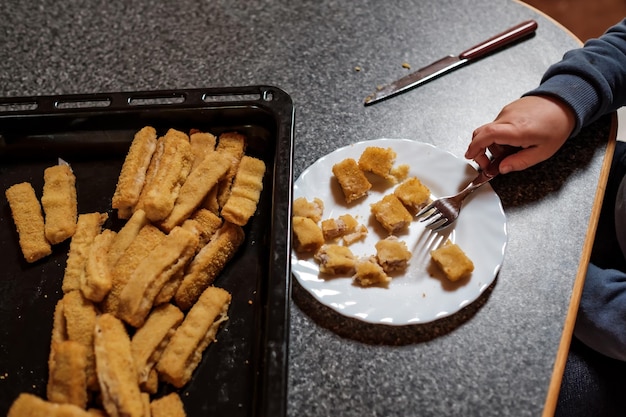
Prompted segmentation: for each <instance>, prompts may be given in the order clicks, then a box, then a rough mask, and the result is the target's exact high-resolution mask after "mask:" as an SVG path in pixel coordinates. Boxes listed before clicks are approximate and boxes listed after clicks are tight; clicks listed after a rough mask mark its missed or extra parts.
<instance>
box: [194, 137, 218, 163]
mask: <svg viewBox="0 0 626 417" xmlns="http://www.w3.org/2000/svg"><path fill="white" fill-rule="evenodd" d="M216 142H217V138H216V137H215V135H212V134H211V133H207V132H191V133H190V134H189V143H190V144H191V152H192V153H193V164H192V165H191V171H193V170H194V169H195V168H196V166H197V165H198V164H200V162H202V161H203V160H204V158H205V157H206V156H207V155H208V154H209V153H211V152H215V144H216Z"/></svg>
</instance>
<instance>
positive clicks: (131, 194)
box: [111, 126, 157, 219]
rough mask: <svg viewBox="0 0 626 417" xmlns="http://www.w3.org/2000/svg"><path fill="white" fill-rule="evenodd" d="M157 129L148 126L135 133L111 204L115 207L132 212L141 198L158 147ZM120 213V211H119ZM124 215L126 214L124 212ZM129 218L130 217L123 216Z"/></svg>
mask: <svg viewBox="0 0 626 417" xmlns="http://www.w3.org/2000/svg"><path fill="white" fill-rule="evenodd" d="M156 143H157V135H156V130H155V129H154V128H153V127H151V126H146V127H144V128H143V129H141V130H139V131H138V132H137V133H135V137H134V138H133V142H132V143H131V145H130V148H129V149H128V153H127V154H126V158H125V159H124V164H123V165H122V170H121V171H120V176H119V178H118V180H117V186H116V187H115V193H114V194H113V199H112V201H111V205H112V207H113V208H114V209H117V210H122V211H123V212H125V213H130V211H131V210H132V208H133V207H135V205H136V204H137V201H138V200H139V195H140V194H141V190H142V189H143V186H144V183H145V181H146V173H147V170H148V166H149V165H150V160H151V158H152V155H153V154H154V151H155V149H156ZM118 215H119V213H118ZM124 216H126V215H125V214H124ZM121 218H123V219H124V218H128V217H121Z"/></svg>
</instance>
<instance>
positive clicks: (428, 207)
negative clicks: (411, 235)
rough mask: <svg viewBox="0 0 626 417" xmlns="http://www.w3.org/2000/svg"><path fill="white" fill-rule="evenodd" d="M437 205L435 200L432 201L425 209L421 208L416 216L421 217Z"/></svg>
mask: <svg viewBox="0 0 626 417" xmlns="http://www.w3.org/2000/svg"><path fill="white" fill-rule="evenodd" d="M434 207H435V202H434V201H433V202H432V203H430V204H428V205H427V206H425V207H424V208H423V209H421V210H420V211H419V212H418V213H417V214H416V215H415V217H421V216H423V215H424V214H426V213H428V211H429V210H431V209H432V208H434Z"/></svg>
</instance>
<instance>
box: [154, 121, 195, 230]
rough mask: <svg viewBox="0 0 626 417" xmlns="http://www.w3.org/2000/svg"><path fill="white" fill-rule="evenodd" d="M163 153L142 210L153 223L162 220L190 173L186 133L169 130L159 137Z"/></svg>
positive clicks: (189, 151)
mask: <svg viewBox="0 0 626 417" xmlns="http://www.w3.org/2000/svg"><path fill="white" fill-rule="evenodd" d="M161 140H162V141H163V153H162V155H161V157H160V158H159V161H158V164H157V167H156V172H155V174H154V178H152V180H151V181H150V183H147V184H146V187H147V188H146V192H145V199H144V201H143V210H144V211H145V212H146V215H147V216H148V218H149V219H150V220H151V221H153V222H158V221H161V220H163V219H165V218H166V217H167V216H168V215H169V214H170V212H171V211H172V209H173V208H174V203H175V202H176V198H177V197H178V193H179V191H180V188H181V187H182V185H183V183H184V182H185V180H186V179H187V176H188V175H189V171H190V170H191V164H192V159H193V155H192V152H191V145H190V144H189V138H188V137H187V135H186V134H184V133H182V132H179V131H177V130H174V129H170V130H169V131H168V132H167V133H166V134H165V136H164V137H163V138H162V139H161Z"/></svg>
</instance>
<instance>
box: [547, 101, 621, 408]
mask: <svg viewBox="0 0 626 417" xmlns="http://www.w3.org/2000/svg"><path fill="white" fill-rule="evenodd" d="M618 125H619V121H618V117H617V113H615V112H614V113H613V115H612V118H611V131H610V133H609V137H608V143H607V146H606V152H605V154H604V160H603V161H602V168H601V170H600V175H599V178H598V186H597V188H596V194H595V197H594V201H593V206H592V209H591V216H590V218H589V224H588V226H587V233H586V235H585V242H584V244H583V248H582V254H581V257H580V262H579V264H578V273H577V274H576V279H575V280H574V286H573V288H572V295H571V298H570V304H569V308H568V310H567V315H566V316H565V323H564V325H563V333H562V335H561V341H560V343H559V348H558V350H557V354H556V358H555V361H554V367H553V369H552V377H551V378H550V385H549V387H548V395H547V397H546V402H545V405H544V409H543V414H542V417H552V416H554V412H555V410H556V405H557V402H558V399H559V391H560V389H561V382H562V380H563V373H564V371H565V364H566V362H567V355H568V352H569V347H570V343H571V341H572V335H573V333H574V325H575V324H576V314H577V312H578V306H579V304H580V297H581V294H582V291H583V285H584V283H585V276H586V273H587V267H588V265H589V259H590V258H591V249H592V247H593V242H594V237H595V234H596V229H597V227H598V219H599V218H600V210H601V209H602V200H603V199H604V193H605V191H606V184H607V179H608V176H609V171H610V169H611V161H612V159H613V154H614V151H615V143H616V138H617V129H618Z"/></svg>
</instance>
